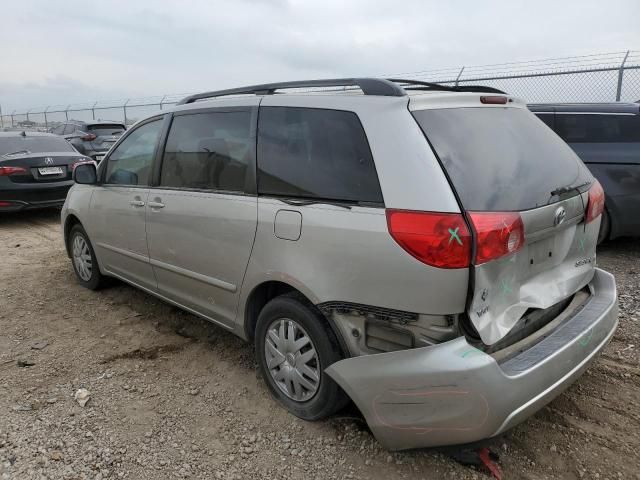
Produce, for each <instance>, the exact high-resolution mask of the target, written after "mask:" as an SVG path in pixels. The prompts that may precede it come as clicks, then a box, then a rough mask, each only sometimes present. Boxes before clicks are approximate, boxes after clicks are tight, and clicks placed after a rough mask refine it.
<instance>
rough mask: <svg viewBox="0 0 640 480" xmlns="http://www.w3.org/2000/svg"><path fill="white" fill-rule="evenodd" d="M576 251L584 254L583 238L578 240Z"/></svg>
mask: <svg viewBox="0 0 640 480" xmlns="http://www.w3.org/2000/svg"><path fill="white" fill-rule="evenodd" d="M578 251H579V252H584V238H580V239H578Z"/></svg>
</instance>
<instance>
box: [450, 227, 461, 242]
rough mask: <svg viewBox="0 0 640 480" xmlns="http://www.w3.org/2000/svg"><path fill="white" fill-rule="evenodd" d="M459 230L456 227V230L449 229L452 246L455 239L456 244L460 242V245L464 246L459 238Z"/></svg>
mask: <svg viewBox="0 0 640 480" xmlns="http://www.w3.org/2000/svg"><path fill="white" fill-rule="evenodd" d="M458 230H460V227H456V229H455V230H451V229H449V234H450V235H451V236H450V237H449V245H451V242H452V241H453V240H454V239H455V241H456V242H458V244H460V245H462V240H460V237H459V236H458Z"/></svg>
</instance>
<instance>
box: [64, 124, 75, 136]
mask: <svg viewBox="0 0 640 480" xmlns="http://www.w3.org/2000/svg"><path fill="white" fill-rule="evenodd" d="M75 129H76V126H75V125H74V124H73V123H67V124H66V125H65V126H64V132H63V135H69V134H71V133H73V131H74V130H75Z"/></svg>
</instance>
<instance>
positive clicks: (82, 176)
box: [72, 162, 98, 185]
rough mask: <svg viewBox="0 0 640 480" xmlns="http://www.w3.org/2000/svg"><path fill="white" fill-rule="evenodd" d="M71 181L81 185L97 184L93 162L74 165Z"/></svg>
mask: <svg viewBox="0 0 640 480" xmlns="http://www.w3.org/2000/svg"><path fill="white" fill-rule="evenodd" d="M72 178H73V181H74V182H76V183H79V184H82V185H95V184H96V183H98V174H97V172H96V164H95V162H86V163H79V164H76V165H75V166H74V168H73V174H72Z"/></svg>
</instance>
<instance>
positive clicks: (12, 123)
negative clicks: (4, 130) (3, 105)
mask: <svg viewBox="0 0 640 480" xmlns="http://www.w3.org/2000/svg"><path fill="white" fill-rule="evenodd" d="M14 113H16V111H15V110H14V111H13V112H11V128H13V127H14V126H15V123H14V121H13V114H14Z"/></svg>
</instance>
